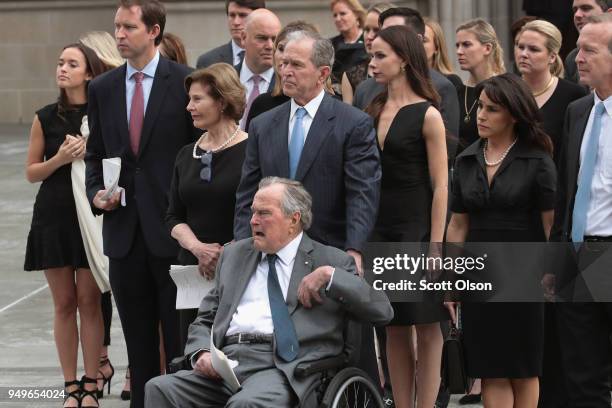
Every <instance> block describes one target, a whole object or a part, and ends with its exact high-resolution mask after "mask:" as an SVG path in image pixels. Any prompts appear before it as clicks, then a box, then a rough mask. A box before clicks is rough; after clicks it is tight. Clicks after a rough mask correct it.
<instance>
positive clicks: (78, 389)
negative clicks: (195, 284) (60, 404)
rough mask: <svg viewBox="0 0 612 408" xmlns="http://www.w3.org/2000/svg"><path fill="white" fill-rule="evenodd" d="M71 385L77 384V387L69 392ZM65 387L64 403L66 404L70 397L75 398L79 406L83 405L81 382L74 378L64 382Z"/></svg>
mask: <svg viewBox="0 0 612 408" xmlns="http://www.w3.org/2000/svg"><path fill="white" fill-rule="evenodd" d="M71 385H76V386H77V387H76V388H75V389H74V391H70V392H68V387H70V386H71ZM64 389H65V390H66V391H65V393H66V394H65V397H64V404H66V401H67V400H68V398H74V399H75V400H76V402H77V405H76V406H77V408H78V407H80V406H81V382H80V381H79V380H74V381H65V382H64Z"/></svg>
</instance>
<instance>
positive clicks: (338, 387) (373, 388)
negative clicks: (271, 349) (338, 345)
mask: <svg viewBox="0 0 612 408" xmlns="http://www.w3.org/2000/svg"><path fill="white" fill-rule="evenodd" d="M348 362H349V360H348V358H347V357H346V356H345V355H340V356H336V357H330V358H326V359H323V360H318V361H312V362H304V363H300V364H299V365H298V366H297V367H296V368H295V376H296V377H298V378H300V377H308V376H311V375H313V374H320V379H319V382H318V384H317V385H316V386H315V387H314V388H313V389H311V390H310V391H309V392H310V393H314V395H309V394H308V395H307V396H306V398H304V401H309V403H308V404H307V405H304V406H302V405H301V406H300V407H299V408H315V407H320V408H353V407H354V408H357V407H360V408H384V407H385V405H384V403H383V400H382V397H381V395H380V392H379V390H378V388H379V387H378V386H377V385H375V384H373V383H372V381H371V380H370V378H368V375H367V374H366V373H365V372H364V371H363V370H360V369H359V368H356V367H349V366H348ZM312 401H316V405H315V406H312V405H311V402H312Z"/></svg>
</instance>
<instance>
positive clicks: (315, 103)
mask: <svg viewBox="0 0 612 408" xmlns="http://www.w3.org/2000/svg"><path fill="white" fill-rule="evenodd" d="M324 96H325V89H322V90H321V92H320V93H319V94H318V95H317V96H315V97H314V98H312V99H311V100H310V102H308V103H307V104H306V105H304V106H300V105H298V104H297V103H296V102H295V100H294V99H293V98H291V110H290V111H289V120H291V119H293V115H295V111H297V110H298V108H304V109H306V112H308V116H310V118H311V119H314V117H315V115H316V114H317V111H318V110H319V106H321V102H323V97H324Z"/></svg>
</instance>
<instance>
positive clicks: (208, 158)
mask: <svg viewBox="0 0 612 408" xmlns="http://www.w3.org/2000/svg"><path fill="white" fill-rule="evenodd" d="M200 161H201V162H202V169H201V170H200V179H201V180H202V181H205V182H207V183H209V182H210V180H211V178H212V152H205V153H202V157H200Z"/></svg>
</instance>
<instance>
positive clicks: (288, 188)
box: [259, 177, 312, 231]
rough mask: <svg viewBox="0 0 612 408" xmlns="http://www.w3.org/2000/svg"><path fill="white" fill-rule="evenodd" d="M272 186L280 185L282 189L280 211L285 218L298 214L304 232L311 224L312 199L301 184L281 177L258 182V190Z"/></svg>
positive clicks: (266, 178)
mask: <svg viewBox="0 0 612 408" xmlns="http://www.w3.org/2000/svg"><path fill="white" fill-rule="evenodd" d="M273 184H280V185H282V186H283V187H284V191H283V197H282V199H281V203H280V206H281V211H282V212H283V214H284V215H285V216H287V217H291V216H292V215H293V214H294V213H296V212H298V213H300V222H301V223H302V229H303V230H304V231H306V230H308V228H310V225H311V224H312V197H311V196H310V193H308V191H306V189H305V188H304V186H303V185H302V183H300V182H299V181H295V180H289V179H286V178H282V177H264V178H263V179H262V180H261V181H260V182H259V189H260V190H261V189H262V188H265V187H269V186H271V185H273Z"/></svg>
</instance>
